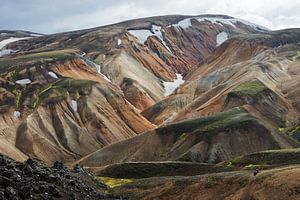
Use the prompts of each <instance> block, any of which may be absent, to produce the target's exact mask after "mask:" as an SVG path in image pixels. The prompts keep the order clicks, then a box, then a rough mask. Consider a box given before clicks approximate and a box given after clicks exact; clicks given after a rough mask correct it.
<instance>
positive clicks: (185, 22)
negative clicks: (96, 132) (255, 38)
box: [167, 17, 269, 31]
mask: <svg viewBox="0 0 300 200" xmlns="http://www.w3.org/2000/svg"><path fill="white" fill-rule="evenodd" d="M191 19H196V20H197V21H198V22H204V21H209V22H211V23H213V24H218V25H221V26H223V25H224V24H227V25H230V26H232V27H234V28H236V24H237V23H243V24H245V25H248V26H251V27H252V28H254V29H255V30H257V31H262V30H263V31H269V29H267V28H265V27H263V26H260V25H257V24H254V23H251V22H248V21H246V20H243V19H237V18H227V19H226V18H220V17H219V18H218V17H193V18H186V19H184V20H181V21H179V22H178V23H177V24H172V25H169V26H167V27H170V26H173V27H181V28H183V29H187V28H188V27H190V26H192V23H191Z"/></svg>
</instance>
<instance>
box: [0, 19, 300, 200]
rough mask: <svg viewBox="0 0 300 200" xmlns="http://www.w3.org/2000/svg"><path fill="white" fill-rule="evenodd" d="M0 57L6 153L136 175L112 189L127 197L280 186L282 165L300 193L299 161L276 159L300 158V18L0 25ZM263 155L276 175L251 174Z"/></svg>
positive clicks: (246, 192)
mask: <svg viewBox="0 0 300 200" xmlns="http://www.w3.org/2000/svg"><path fill="white" fill-rule="evenodd" d="M0 57H1V58H0V74H1V78H0V115H1V118H0V153H2V154H5V155H8V156H10V157H12V158H13V159H16V160H18V161H24V160H26V159H28V158H35V159H38V160H41V161H44V162H46V163H47V164H52V163H54V162H55V161H57V160H59V161H62V162H64V163H66V164H67V165H69V166H72V165H75V164H79V165H83V166H85V167H87V168H89V169H90V170H93V171H94V172H95V173H96V174H97V175H99V176H105V177H115V178H134V179H138V180H137V181H134V180H130V182H131V184H129V185H124V186H120V187H118V188H117V189H114V190H112V192H113V193H116V194H118V195H122V194H126V195H125V196H129V197H131V198H133V199H141V198H144V199H157V198H162V199H163V198H165V199H189V197H190V195H191V194H192V193H193V191H194V190H192V189H193V188H197V191H202V192H200V193H199V194H202V195H203V196H202V197H205V199H225V198H228V199H240V198H242V199H251V198H252V199H255V198H259V197H263V198H265V199H268V193H267V192H266V191H264V190H261V193H259V194H255V195H253V194H252V192H251V191H254V190H256V189H257V188H261V187H260V186H262V188H266V187H269V186H272V187H273V188H274V191H276V190H277V189H278V188H277V187H276V185H273V182H272V181H273V180H274V179H275V180H277V181H279V182H281V183H283V184H286V183H285V180H283V179H282V177H284V176H286V174H288V173H291V174H294V175H295V176H294V177H293V178H294V179H295V180H294V179H293V180H292V179H291V182H290V183H289V184H286V187H287V188H286V190H285V191H283V192H282V193H281V194H280V195H281V197H282V198H285V199H286V198H287V196H289V197H290V198H291V199H293V198H294V199H297V197H298V196H299V195H298V194H299V192H297V191H298V190H297V189H295V187H296V184H294V182H295V181H296V179H297V177H299V176H297V174H298V173H299V172H298V171H299V167H298V166H297V165H296V166H292V167H291V168H285V167H283V166H282V165H291V164H298V163H299V162H300V157H299V150H298V149H294V148H298V147H300V143H299V142H298V140H299V138H300V128H299V127H300V106H299V100H300V99H299V94H300V89H299V84H300V68H299V66H300V29H287V30H278V31H271V30H268V29H267V28H264V27H261V26H259V25H255V24H252V23H250V22H247V21H244V20H241V19H236V18H233V17H230V16H225V15H199V16H180V15H174V16H160V17H151V18H143V19H136V20H130V21H126V22H121V23H118V24H113V25H107V26H103V27H96V28H91V29H86V30H78V31H72V32H64V33H57V34H52V35H42V34H36V33H31V32H26V31H0ZM285 149H292V150H285ZM267 150H273V151H267ZM239 156H242V157H239ZM256 166H260V167H262V168H264V169H267V170H269V171H268V172H266V173H267V174H268V177H267V178H268V179H266V180H263V181H262V182H258V181H257V182H256V181H251V180H252V179H251V177H250V175H249V172H248V171H244V170H245V169H252V168H253V167H256ZM274 168H276V169H275V170H279V171H283V172H282V173H281V174H279V175H277V176H276V177H273V174H274V171H273V170H274ZM217 172H221V173H219V174H212V175H209V174H211V173H217ZM154 176H155V177H156V176H157V178H151V177H154ZM166 176H168V178H166ZM172 176H176V177H172ZM177 176H181V177H177ZM187 176H189V177H187ZM190 176H191V177H190ZM269 176H272V177H271V178H270V177H269ZM264 177H266V176H264ZM144 178H145V179H144ZM105 180H106V179H105ZM215 180H222V181H215ZM233 182H236V183H237V185H232V184H231V183H233ZM127 186H128V187H127ZM158 186H159V187H158ZM218 186H220V187H218ZM229 186H233V189H232V190H229V189H228V188H229ZM203 188H204V189H203ZM202 189H203V190H202ZM178 191H184V193H183V194H182V195H181V194H180V195H179V194H178ZM224 191H226V192H224ZM297 195H298V196H297ZM195 198H196V199H201V195H200V196H199V197H198V196H197V197H196V196H195Z"/></svg>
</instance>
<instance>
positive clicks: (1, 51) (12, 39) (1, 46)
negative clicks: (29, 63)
mask: <svg viewBox="0 0 300 200" xmlns="http://www.w3.org/2000/svg"><path fill="white" fill-rule="evenodd" d="M29 38H31V37H23V38H15V37H10V38H8V39H5V40H2V41H1V42H0V57H1V56H4V55H8V54H11V53H13V52H15V51H14V50H12V49H4V48H5V46H6V45H8V44H9V43H12V42H16V41H19V40H26V39H29Z"/></svg>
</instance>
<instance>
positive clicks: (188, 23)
mask: <svg viewBox="0 0 300 200" xmlns="http://www.w3.org/2000/svg"><path fill="white" fill-rule="evenodd" d="M191 19H192V18H187V19H184V20H181V21H179V22H178V23H177V24H172V25H170V26H174V27H177V28H178V27H181V28H183V29H187V28H188V27H190V26H192V22H191ZM170 26H167V27H170Z"/></svg>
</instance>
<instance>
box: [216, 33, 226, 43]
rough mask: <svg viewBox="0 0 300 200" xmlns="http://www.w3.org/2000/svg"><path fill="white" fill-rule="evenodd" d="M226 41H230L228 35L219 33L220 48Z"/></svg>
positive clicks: (217, 39) (217, 40)
mask: <svg viewBox="0 0 300 200" xmlns="http://www.w3.org/2000/svg"><path fill="white" fill-rule="evenodd" d="M226 40H228V34H227V33H226V32H224V31H223V32H221V33H219V34H218V35H217V38H216V42H217V46H220V45H221V44H222V43H223V42H225V41H226Z"/></svg>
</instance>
